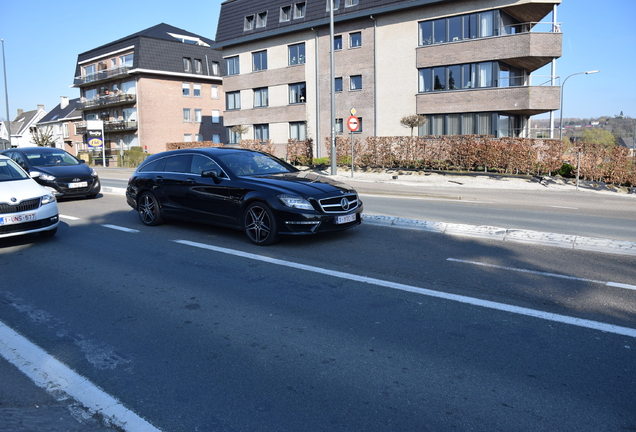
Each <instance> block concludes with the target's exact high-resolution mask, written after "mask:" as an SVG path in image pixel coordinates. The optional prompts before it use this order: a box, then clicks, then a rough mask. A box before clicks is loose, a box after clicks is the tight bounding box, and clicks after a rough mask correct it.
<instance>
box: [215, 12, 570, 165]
mask: <svg viewBox="0 0 636 432" xmlns="http://www.w3.org/2000/svg"><path fill="white" fill-rule="evenodd" d="M331 1H332V0H326V1H325V0H318V1H316V0H314V1H308V0H268V1H262V0H227V1H225V2H223V3H222V4H221V11H220V16H219V25H218V28H217V34H216V38H215V41H216V43H215V45H214V46H213V47H214V48H222V49H223V57H224V62H225V76H224V79H223V86H224V90H225V97H226V108H225V112H224V124H225V126H226V127H227V133H228V136H227V140H228V141H229V142H236V141H238V140H239V139H240V138H241V137H240V136H239V135H238V134H237V133H235V132H233V131H232V126H234V125H243V126H247V127H248V128H249V129H248V132H247V134H246V136H245V137H246V138H254V139H263V140H264V139H267V138H269V139H271V140H272V141H274V142H275V143H276V144H280V145H284V144H285V143H287V141H288V139H290V138H297V139H304V138H306V137H309V138H313V139H314V140H315V141H316V142H317V143H319V144H320V145H319V146H318V147H317V152H316V153H317V156H320V155H321V150H323V149H324V148H325V145H328V142H329V139H328V137H329V136H330V135H331V130H332V125H331V123H332V122H331V109H330V108H331V88H332V85H333V87H334V93H335V105H336V109H335V111H336V112H335V124H334V128H335V132H336V133H343V132H344V133H347V132H348V130H347V127H346V121H347V118H348V117H349V116H350V115H351V113H352V112H355V116H356V117H358V124H359V127H358V130H357V131H356V136H357V137H360V138H365V137H367V136H402V135H409V134H410V130H409V129H407V128H404V127H403V126H402V125H401V124H400V120H401V119H402V118H404V117H406V116H410V115H414V114H419V115H422V116H424V117H425V118H426V120H427V121H426V123H425V124H424V125H423V126H422V127H421V128H420V130H419V134H420V135H457V134H460V135H462V134H471V135H472V134H484V135H495V136H526V135H527V134H528V131H529V123H528V120H529V118H530V116H532V115H536V114H540V113H545V112H549V111H553V110H557V109H559V101H560V88H559V87H558V86H557V85H556V84H555V82H554V80H553V79H550V78H547V79H544V80H543V81H547V82H546V83H544V84H546V85H539V84H540V83H538V82H537V83H535V82H533V81H532V77H531V73H532V72H533V71H536V70H537V69H539V68H541V67H543V66H545V65H547V64H550V63H551V62H553V61H554V60H555V59H556V58H558V57H560V56H561V45H562V34H561V32H560V25H559V24H557V23H556V19H555V18H556V9H557V5H558V4H560V0H481V1H474V0H333V3H334V11H333V15H334V34H333V36H334V37H333V57H334V69H335V73H334V77H333V78H334V79H333V82H332V79H331V78H332V77H331V48H332V47H331V31H330V21H331V20H330V4H331ZM551 13H552V14H553V15H552V20H551V21H550V22H549V23H540V21H542V20H543V19H544V18H546V17H548V16H549V15H550V14H551ZM322 155H325V153H324V152H322Z"/></svg>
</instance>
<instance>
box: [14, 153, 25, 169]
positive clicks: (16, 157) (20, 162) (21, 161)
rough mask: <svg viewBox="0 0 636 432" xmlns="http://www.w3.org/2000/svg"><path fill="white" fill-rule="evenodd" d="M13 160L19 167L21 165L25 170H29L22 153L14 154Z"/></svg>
mask: <svg viewBox="0 0 636 432" xmlns="http://www.w3.org/2000/svg"><path fill="white" fill-rule="evenodd" d="M11 159H13V160H14V161H15V162H16V163H17V164H18V165H20V166H21V167H22V168H23V169H24V170H26V169H27V164H26V162H25V161H24V158H23V157H22V155H21V154H20V153H17V152H13V153H11Z"/></svg>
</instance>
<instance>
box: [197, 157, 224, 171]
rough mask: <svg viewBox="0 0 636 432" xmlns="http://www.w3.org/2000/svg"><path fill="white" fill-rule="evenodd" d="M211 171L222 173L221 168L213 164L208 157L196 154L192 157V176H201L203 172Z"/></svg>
mask: <svg viewBox="0 0 636 432" xmlns="http://www.w3.org/2000/svg"><path fill="white" fill-rule="evenodd" d="M213 169H214V170H217V172H219V173H221V172H223V171H222V170H221V167H219V166H218V165H217V163H216V162H214V161H213V160H212V159H210V158H209V157H206V156H202V155H198V154H196V155H193V156H192V166H191V168H190V172H191V173H192V174H198V175H201V173H202V172H203V171H207V170H213Z"/></svg>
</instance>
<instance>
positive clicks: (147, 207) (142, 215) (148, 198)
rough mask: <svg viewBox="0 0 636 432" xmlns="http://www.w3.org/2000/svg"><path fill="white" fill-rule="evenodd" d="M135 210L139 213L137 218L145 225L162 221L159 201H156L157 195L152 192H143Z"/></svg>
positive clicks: (158, 223)
mask: <svg viewBox="0 0 636 432" xmlns="http://www.w3.org/2000/svg"><path fill="white" fill-rule="evenodd" d="M137 212H138V213H139V219H141V221H142V222H143V223H144V224H145V225H149V226H154V225H160V224H162V223H163V218H162V217H161V210H160V209H159V201H157V197H155V195H154V194H153V193H152V192H144V193H143V194H142V195H141V197H139V201H138V202H137Z"/></svg>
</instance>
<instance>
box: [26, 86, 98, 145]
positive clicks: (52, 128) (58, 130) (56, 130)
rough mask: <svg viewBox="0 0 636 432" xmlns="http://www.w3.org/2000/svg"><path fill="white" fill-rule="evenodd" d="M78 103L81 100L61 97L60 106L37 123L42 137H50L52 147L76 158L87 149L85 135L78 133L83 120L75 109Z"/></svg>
mask: <svg viewBox="0 0 636 432" xmlns="http://www.w3.org/2000/svg"><path fill="white" fill-rule="evenodd" d="M78 102H79V98H76V99H69V98H68V97H67V96H62V97H60V104H59V105H57V106H56V107H55V108H53V109H52V110H51V111H49V112H48V113H47V114H46V115H45V116H44V117H42V119H41V120H40V121H39V122H38V123H37V127H38V129H39V131H40V135H41V136H47V137H49V140H50V142H51V144H52V147H57V148H61V149H64V150H66V151H67V152H69V153H71V154H73V155H75V156H77V153H78V151H79V150H83V149H86V144H85V143H84V142H83V135H81V134H78V133H77V131H76V124H77V122H79V121H81V120H82V112H81V111H78V110H77V109H75V106H76V104H77V103H78Z"/></svg>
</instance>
